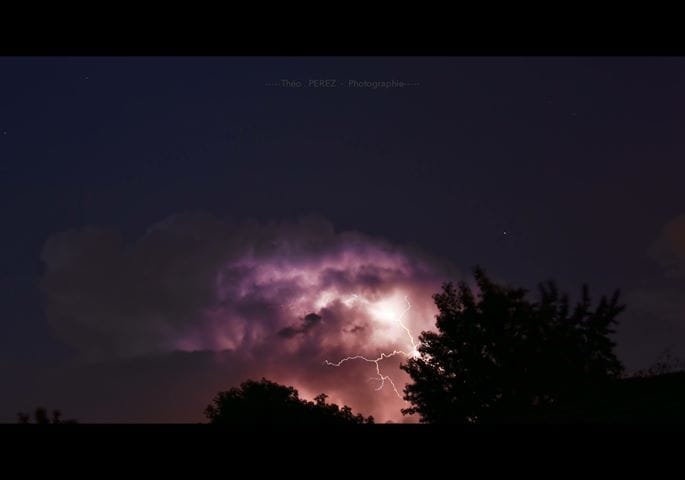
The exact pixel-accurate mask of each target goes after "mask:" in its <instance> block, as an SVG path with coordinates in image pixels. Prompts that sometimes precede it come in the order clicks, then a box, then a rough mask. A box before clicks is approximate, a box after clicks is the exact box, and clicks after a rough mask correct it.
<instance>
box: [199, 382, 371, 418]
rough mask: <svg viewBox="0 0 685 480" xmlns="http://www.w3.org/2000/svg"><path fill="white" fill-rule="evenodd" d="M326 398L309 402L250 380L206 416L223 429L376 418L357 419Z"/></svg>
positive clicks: (225, 395) (220, 395)
mask: <svg viewBox="0 0 685 480" xmlns="http://www.w3.org/2000/svg"><path fill="white" fill-rule="evenodd" d="M326 398H327V395H326V394H323V393H322V394H320V395H318V396H316V397H315V398H314V401H313V402H310V401H307V400H304V399H301V398H299V394H298V392H297V390H296V389H295V388H293V387H289V386H285V385H280V384H278V383H274V382H271V381H269V380H267V379H265V378H262V379H261V380H260V381H258V382H257V381H254V380H247V381H245V382H243V383H242V384H241V385H240V387H239V388H237V387H233V388H231V389H229V390H228V391H224V392H219V393H218V394H217V395H216V397H215V398H214V402H213V403H212V404H211V405H209V406H208V407H207V408H206V409H205V416H206V417H207V418H208V419H209V420H210V422H211V423H213V424H220V425H250V424H284V425H345V424H361V423H373V417H367V418H364V416H363V415H361V414H356V415H355V414H354V413H352V409H351V408H350V407H348V406H347V405H345V406H343V407H342V408H340V407H338V405H336V404H334V403H332V404H329V403H326Z"/></svg>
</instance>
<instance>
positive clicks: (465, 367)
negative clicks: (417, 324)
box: [401, 267, 624, 423]
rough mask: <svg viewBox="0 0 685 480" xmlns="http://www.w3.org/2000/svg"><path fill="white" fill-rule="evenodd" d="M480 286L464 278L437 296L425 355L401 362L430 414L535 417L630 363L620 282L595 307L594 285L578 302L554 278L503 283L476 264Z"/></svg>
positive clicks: (477, 419)
mask: <svg viewBox="0 0 685 480" xmlns="http://www.w3.org/2000/svg"><path fill="white" fill-rule="evenodd" d="M474 277H475V280H476V284H477V286H478V293H477V294H474V292H473V291H472V290H471V289H470V287H469V286H468V285H467V284H466V283H464V282H460V283H459V284H458V287H457V288H455V287H454V285H453V284H452V283H447V284H444V285H443V287H442V292H440V293H437V294H435V295H434V296H433V298H434V300H435V304H436V306H437V307H438V310H439V314H438V316H437V319H436V320H437V321H436V326H437V330H438V331H437V332H423V333H422V334H421V336H420V340H421V346H420V347H419V353H420V355H419V356H417V357H415V358H412V359H410V360H409V361H408V362H407V363H406V364H403V365H402V366H401V368H402V369H403V370H405V371H406V372H407V373H409V375H410V376H411V378H412V380H413V383H411V384H409V385H407V386H406V387H405V389H404V393H405V397H404V398H405V400H407V401H409V402H410V403H411V404H412V406H411V407H410V408H407V409H404V410H402V413H404V414H407V413H418V414H420V415H421V421H422V422H430V423H484V422H498V421H499V422H501V421H510V420H520V419H524V418H532V417H533V416H537V415H540V414H545V412H549V411H552V410H553V409H554V408H555V407H556V406H557V405H558V404H559V403H560V402H562V401H567V400H568V399H571V398H576V397H577V396H578V395H580V394H583V393H586V392H592V391H593V390H594V389H595V388H599V387H600V386H602V385H606V384H607V382H610V381H611V380H612V379H616V378H618V377H619V376H620V374H621V372H622V371H623V366H622V365H621V363H620V362H619V360H618V359H617V358H616V356H615V354H614V352H613V349H614V346H615V344H614V342H613V341H612V340H611V339H610V337H609V335H610V334H611V333H613V330H612V326H613V325H614V324H615V323H616V316H617V315H618V314H619V313H620V312H621V311H623V309H624V306H622V305H619V303H618V299H619V292H618V291H616V292H615V293H614V294H613V296H612V297H611V299H607V297H602V298H601V300H600V302H599V305H598V306H597V307H596V308H594V309H593V308H592V304H591V301H590V296H589V293H588V287H587V286H586V285H583V288H582V294H581V299H580V301H579V302H578V303H577V304H576V305H575V306H574V307H573V308H571V306H570V304H569V298H568V295H565V294H564V295H562V294H560V293H559V291H558V289H557V287H556V285H555V284H554V282H551V281H549V282H547V283H543V284H540V286H539V294H540V296H539V299H538V300H537V301H530V300H528V299H527V298H526V297H527V293H528V292H527V291H526V290H525V289H522V288H511V287H507V286H503V285H498V284H496V283H494V282H493V281H492V280H490V279H489V278H488V276H487V275H486V273H485V271H483V270H482V269H481V268H479V267H476V268H475V269H474Z"/></svg>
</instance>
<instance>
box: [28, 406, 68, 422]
mask: <svg viewBox="0 0 685 480" xmlns="http://www.w3.org/2000/svg"><path fill="white" fill-rule="evenodd" d="M17 421H18V422H19V423H21V424H30V423H31V415H29V414H28V413H22V412H19V413H18V414H17ZM33 423H35V424H36V425H57V424H65V425H70V424H76V423H78V422H77V421H76V420H62V412H60V411H59V410H53V411H52V416H49V415H48V411H47V410H46V409H45V408H43V407H38V408H36V410H35V411H34V412H33Z"/></svg>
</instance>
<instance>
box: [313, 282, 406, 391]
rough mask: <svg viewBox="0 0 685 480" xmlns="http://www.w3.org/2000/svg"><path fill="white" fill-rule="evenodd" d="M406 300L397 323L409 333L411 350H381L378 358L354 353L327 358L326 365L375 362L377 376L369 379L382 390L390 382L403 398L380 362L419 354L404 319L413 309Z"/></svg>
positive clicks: (355, 297)
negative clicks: (405, 306)
mask: <svg viewBox="0 0 685 480" xmlns="http://www.w3.org/2000/svg"><path fill="white" fill-rule="evenodd" d="M357 297H358V296H357V295H353V296H352V298H353V299H357ZM404 301H405V302H406V303H407V308H406V309H405V310H404V311H403V312H402V315H400V317H399V318H398V319H397V323H398V324H399V325H400V327H402V329H403V330H404V331H405V333H406V334H407V338H408V339H409V345H411V351H410V352H405V351H404V350H393V351H392V352H391V353H385V352H381V354H380V355H379V356H378V357H377V358H368V357H365V356H363V355H352V356H350V357H345V358H343V359H341V360H339V361H337V362H329V361H328V360H325V361H324V365H327V366H330V367H340V366H342V364H343V363H345V362H349V361H351V360H363V361H365V362H368V363H373V364H374V365H375V366H376V377H373V378H370V379H369V380H375V381H378V382H379V384H378V388H376V390H377V391H378V390H381V389H382V388H383V387H384V386H385V382H388V383H389V384H390V386H391V387H392V389H393V391H394V392H395V395H397V398H399V399H400V400H401V399H402V395H400V392H399V391H398V390H397V387H396V386H395V382H393V381H392V378H390V377H389V376H388V375H384V374H383V372H381V366H380V362H381V361H382V360H384V359H386V358H392V357H395V356H397V355H404V356H405V357H407V358H411V357H415V356H418V355H419V351H418V346H417V345H416V342H414V337H413V336H412V334H411V332H410V331H409V328H408V327H407V326H406V325H405V324H404V323H403V321H402V320H403V319H404V317H405V316H406V315H407V313H409V310H411V303H409V298H407V297H404Z"/></svg>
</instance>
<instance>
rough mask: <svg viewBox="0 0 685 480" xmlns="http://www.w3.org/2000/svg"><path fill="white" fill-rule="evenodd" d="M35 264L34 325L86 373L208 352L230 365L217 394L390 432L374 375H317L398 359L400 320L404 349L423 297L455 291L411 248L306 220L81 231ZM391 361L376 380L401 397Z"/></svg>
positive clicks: (66, 235)
mask: <svg viewBox="0 0 685 480" xmlns="http://www.w3.org/2000/svg"><path fill="white" fill-rule="evenodd" d="M42 259H43V261H44V264H45V273H44V275H43V277H42V279H41V289H42V291H43V293H44V299H45V311H46V316H47V318H48V320H49V322H50V324H51V326H52V328H53V330H54V331H55V333H56V335H58V336H59V338H60V339H61V340H62V341H63V342H65V343H66V344H68V345H70V346H71V347H73V348H75V349H76V350H77V351H79V352H80V354H81V356H82V358H84V359H86V360H87V361H88V362H95V363H102V362H109V363H112V362H115V363H116V362H120V363H121V365H124V364H125V365H130V364H131V363H135V362H137V361H139V360H137V359H140V358H166V357H168V356H169V355H177V354H178V353H180V352H186V353H192V352H196V353H200V352H206V353H207V354H211V353H212V352H214V353H213V354H212V355H213V356H212V355H210V357H202V358H217V359H218V358H223V359H226V358H230V360H222V362H223V363H225V366H226V372H227V374H226V379H225V380H226V383H227V384H226V385H225V386H226V387H228V386H231V385H233V384H235V383H236V382H238V381H241V380H243V379H245V378H248V377H250V378H254V377H257V376H266V377H268V378H271V379H273V380H275V381H281V382H284V383H289V384H292V385H294V386H295V387H297V388H298V389H299V390H300V391H301V393H302V394H303V395H305V396H307V395H311V396H313V395H316V394H317V393H320V392H325V393H327V394H329V395H330V396H331V399H332V400H333V401H338V402H342V403H347V404H349V405H350V406H352V407H353V408H355V409H358V410H361V411H363V412H364V413H365V414H373V415H375V416H376V417H377V418H378V419H379V420H381V421H382V420H384V419H393V420H401V418H402V417H401V414H400V413H399V410H400V408H402V407H403V406H404V403H403V402H402V401H401V400H400V399H398V398H396V396H395V395H394V393H393V392H392V391H391V390H389V389H387V388H384V389H382V390H380V391H377V390H376V388H377V387H378V383H377V382H375V381H374V380H373V376H374V369H373V368H372V367H373V366H371V367H370V366H369V364H368V363H365V362H361V363H354V362H349V363H347V364H345V366H344V368H343V367H341V368H333V367H327V366H325V365H324V361H325V360H330V361H336V360H338V359H340V358H343V357H345V356H347V355H353V354H354V355H356V354H361V355H368V356H371V357H373V358H375V357H376V356H378V355H379V353H380V352H382V351H392V350H395V349H407V348H409V344H410V341H409V340H408V338H407V335H406V333H405V331H404V330H403V329H402V328H401V326H400V324H399V323H398V319H399V318H400V317H401V316H402V315H403V312H404V311H405V310H406V309H407V306H409V307H410V309H409V311H408V312H407V314H406V316H405V317H403V323H404V324H405V325H406V326H407V327H408V329H409V331H410V332H411V333H412V336H413V337H414V338H415V337H417V336H418V334H419V333H420V332H421V331H422V330H427V329H430V328H432V327H433V324H434V314H435V310H434V305H433V303H432V299H431V295H432V293H434V292H435V291H437V289H438V288H439V285H440V283H441V282H443V281H445V280H447V279H448V277H449V278H452V279H453V278H454V272H449V273H450V275H448V272H446V270H445V268H444V267H443V266H442V265H443V264H442V263H441V262H439V261H437V260H436V259H434V258H431V257H430V256H428V255H427V254H425V253H422V252H419V251H418V250H417V249H415V248H409V247H402V246H397V245H392V244H390V243H389V242H387V241H385V240H383V239H379V238H373V237H370V236H367V235H364V234H361V233H358V232H336V231H335V229H334V228H333V226H332V225H331V224H330V223H329V222H328V221H326V220H325V219H323V218H320V217H315V216H308V217H303V218H301V219H299V220H296V221H281V222H267V223H260V222H243V223H235V222H230V221H224V220H221V219H218V218H216V217H214V216H212V215H208V214H203V213H183V214H178V215H174V216H172V217H170V218H167V219H165V220H164V221H161V222H159V223H156V224H155V225H153V226H151V227H150V228H149V229H148V230H147V231H146V232H145V234H144V235H142V237H141V238H139V239H137V240H136V241H134V242H125V241H124V239H123V236H122V234H121V233H120V232H118V231H117V230H115V229H112V228H108V227H87V228H83V229H80V230H72V231H67V232H62V233H57V234H55V235H53V236H51V237H50V238H49V239H48V241H47V242H46V244H45V246H44V249H43V252H42ZM227 352H230V356H229V357H227V356H226V355H228V353H227ZM217 355H218V356H217ZM169 358H171V357H169ZM174 358H175V362H179V361H181V360H178V358H185V357H174ZM400 360H401V359H399V358H393V359H389V360H384V361H383V369H384V373H386V374H389V375H391V376H393V377H394V378H395V379H396V383H397V384H398V386H400V387H401V385H403V383H405V382H406V380H407V378H406V374H404V372H402V371H400V370H399V368H398V366H399V363H400ZM217 361H218V360H217ZM170 368H172V367H171V365H170ZM211 370H212V371H217V370H216V368H213V369H211ZM229 371H230V375H229V374H228V372H229ZM217 375H218V374H217ZM229 377H230V378H229ZM243 377H244V378H243ZM212 385H214V384H212ZM208 400H209V399H208Z"/></svg>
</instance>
